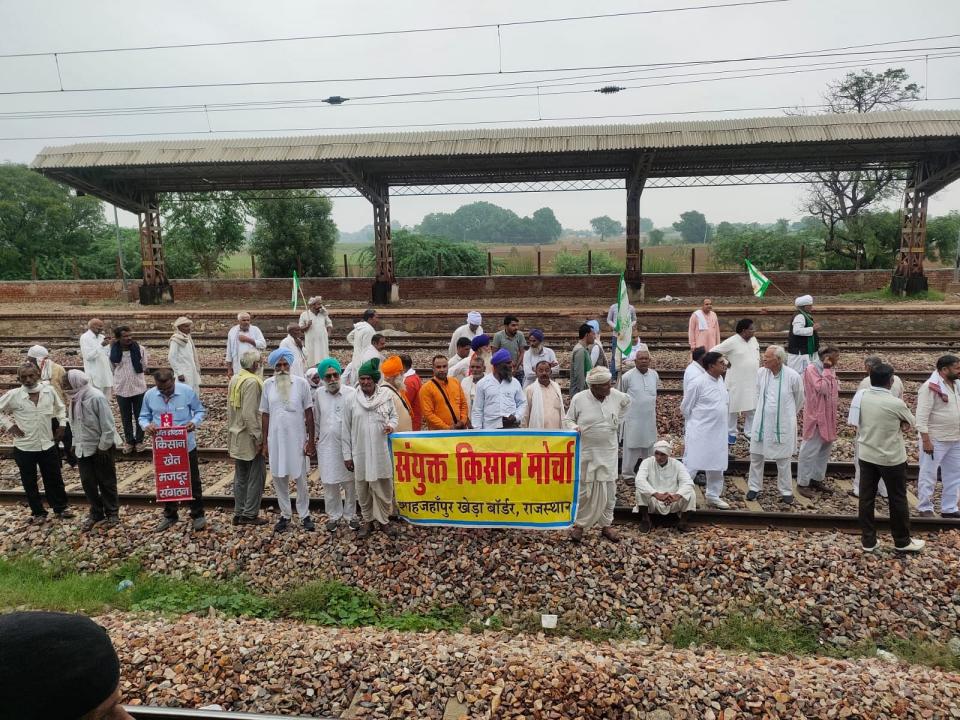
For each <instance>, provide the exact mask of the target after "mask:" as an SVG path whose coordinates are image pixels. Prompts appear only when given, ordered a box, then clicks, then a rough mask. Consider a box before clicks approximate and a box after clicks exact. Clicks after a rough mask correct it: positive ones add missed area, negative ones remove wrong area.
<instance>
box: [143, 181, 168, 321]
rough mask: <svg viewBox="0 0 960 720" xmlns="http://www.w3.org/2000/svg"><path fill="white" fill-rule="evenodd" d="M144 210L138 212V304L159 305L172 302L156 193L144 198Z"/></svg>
mask: <svg viewBox="0 0 960 720" xmlns="http://www.w3.org/2000/svg"><path fill="white" fill-rule="evenodd" d="M143 205H144V207H145V208H146V210H145V211H144V212H142V213H140V214H139V216H138V217H139V220H140V257H141V258H142V263H143V284H141V285H140V304H141V305H159V304H161V303H172V302H173V288H172V287H171V286H170V280H169V278H168V277H167V265H166V262H165V261H164V257H163V238H162V236H161V234H160V206H159V203H158V202H157V197H156V195H152V196H150V197H148V198H145V199H144V203H143Z"/></svg>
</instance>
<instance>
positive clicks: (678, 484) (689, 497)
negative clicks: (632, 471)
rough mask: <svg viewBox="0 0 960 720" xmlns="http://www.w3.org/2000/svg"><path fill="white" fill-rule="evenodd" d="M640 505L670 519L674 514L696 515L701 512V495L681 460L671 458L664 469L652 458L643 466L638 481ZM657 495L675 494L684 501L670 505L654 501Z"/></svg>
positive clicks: (638, 501) (638, 503) (661, 501)
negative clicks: (686, 513) (698, 509)
mask: <svg viewBox="0 0 960 720" xmlns="http://www.w3.org/2000/svg"><path fill="white" fill-rule="evenodd" d="M636 489H637V505H640V506H641V507H646V508H647V510H648V511H649V512H655V513H659V514H660V515H667V514H668V513H672V512H692V511H694V510H696V509H697V492H696V490H695V489H694V487H693V480H692V479H691V478H690V473H689V472H687V469H686V468H685V467H684V466H683V463H681V462H680V461H679V460H674V459H673V458H667V463H666V464H665V465H663V466H662V467H661V465H660V463H658V462H657V459H656V458H655V457H649V458H647V459H646V460H644V461H643V462H642V463H640V469H639V470H638V471H637V480H636ZM654 493H674V494H676V495H682V496H683V501H681V502H679V503H676V504H673V503H671V504H668V503H665V502H664V501H663V500H657V499H656V498H655V497H653V494H654Z"/></svg>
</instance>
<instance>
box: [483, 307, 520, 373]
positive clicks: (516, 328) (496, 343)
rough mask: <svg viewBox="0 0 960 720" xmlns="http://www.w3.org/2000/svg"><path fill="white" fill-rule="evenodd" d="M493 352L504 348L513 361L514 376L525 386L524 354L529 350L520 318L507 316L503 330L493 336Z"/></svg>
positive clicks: (491, 344)
mask: <svg viewBox="0 0 960 720" xmlns="http://www.w3.org/2000/svg"><path fill="white" fill-rule="evenodd" d="M490 346H491V347H492V348H493V351H494V352H496V351H497V350H499V349H500V348H503V349H504V350H506V351H507V352H508V353H510V359H511V360H513V376H514V377H515V378H516V379H517V380H518V381H519V382H520V385H523V352H524V350H526V349H527V340H526V338H524V337H523V333H522V332H520V318H518V317H517V316H516V315H507V316H506V317H505V318H504V319H503V330H501V331H500V332H498V333H496V334H495V335H494V336H493V341H492V342H491V343H490Z"/></svg>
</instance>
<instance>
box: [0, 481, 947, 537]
mask: <svg viewBox="0 0 960 720" xmlns="http://www.w3.org/2000/svg"><path fill="white" fill-rule="evenodd" d="M67 497H68V499H70V500H71V501H77V502H81V503H82V502H83V501H85V500H86V497H85V496H84V494H83V493H82V492H68V493H67ZM26 500H27V496H26V493H24V492H23V490H0V505H17V504H25V503H26ZM276 502H277V499H276V498H275V497H273V496H269V495H264V496H263V498H262V499H261V501H260V505H261V507H263V508H266V509H273V508H275V507H276ZM120 504H121V505H122V506H126V507H137V508H155V507H158V503H157V502H156V497H155V496H154V495H153V494H152V493H124V494H121V495H120ZM203 506H204V507H205V508H207V509H208V510H232V509H233V507H234V499H233V496H232V495H204V497H203ZM310 509H311V510H315V511H317V512H323V511H324V504H323V499H322V498H317V497H311V498H310ZM614 516H615V517H616V518H617V519H618V520H620V522H622V523H624V524H633V523H636V522H639V519H640V515H639V513H635V512H633V508H631V507H629V506H626V505H621V506H617V507H616V508H615V509H614ZM689 520H690V523H691V524H692V525H723V526H731V527H742V528H753V529H763V528H772V529H778V530H826V531H833V530H837V531H842V532H857V531H859V528H860V526H859V524H858V521H857V516H856V515H839V514H820V513H806V512H767V511H756V512H755V511H752V510H717V509H714V508H698V509H697V511H696V512H694V513H691V514H690V515H689ZM876 522H877V525H878V526H879V527H880V528H881V529H888V528H889V524H890V520H889V518H888V517H886V516H877V518H876ZM910 524H911V526H912V527H914V528H915V529H917V530H918V531H923V532H938V531H942V530H960V519H952V518H941V517H931V518H924V517H912V518H910Z"/></svg>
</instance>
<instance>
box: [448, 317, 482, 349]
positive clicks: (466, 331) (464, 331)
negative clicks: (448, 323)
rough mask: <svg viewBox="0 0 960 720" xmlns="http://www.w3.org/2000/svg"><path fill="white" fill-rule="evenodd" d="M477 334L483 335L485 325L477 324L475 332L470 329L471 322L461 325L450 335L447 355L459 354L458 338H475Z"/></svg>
mask: <svg viewBox="0 0 960 720" xmlns="http://www.w3.org/2000/svg"><path fill="white" fill-rule="evenodd" d="M477 335H483V325H478V326H477V331H476V332H474V331H473V330H471V329H470V323H466V324H465V325H461V326H460V327H458V328H457V329H456V330H454V331H453V335H452V336H451V337H450V346H449V347H448V348H447V357H452V356H453V355H456V354H457V340H459V339H460V338H462V337H463V338H466V339H467V340H473V339H474V338H475V337H476V336H477Z"/></svg>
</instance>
